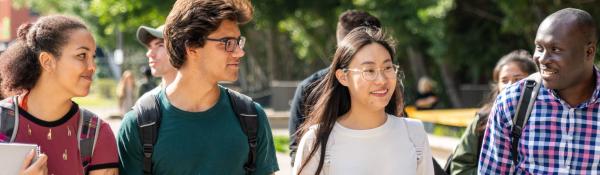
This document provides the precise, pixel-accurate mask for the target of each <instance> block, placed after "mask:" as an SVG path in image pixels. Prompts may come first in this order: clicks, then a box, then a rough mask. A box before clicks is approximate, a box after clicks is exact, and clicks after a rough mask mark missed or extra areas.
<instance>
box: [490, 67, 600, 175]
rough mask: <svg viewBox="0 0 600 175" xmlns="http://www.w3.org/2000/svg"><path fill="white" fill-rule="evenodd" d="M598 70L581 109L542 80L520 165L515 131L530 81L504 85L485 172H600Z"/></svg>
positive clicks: (492, 122) (493, 120) (492, 119)
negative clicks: (513, 152)
mask: <svg viewBox="0 0 600 175" xmlns="http://www.w3.org/2000/svg"><path fill="white" fill-rule="evenodd" d="M594 72H595V74H596V76H595V78H596V88H595V90H594V92H593V94H592V97H591V98H590V99H588V100H587V101H585V102H583V103H581V104H579V105H577V106H575V107H571V106H570V105H568V103H566V102H565V101H564V100H563V99H561V98H560V97H559V96H558V94H557V93H556V91H554V90H550V89H546V88H545V87H544V86H543V84H542V86H541V87H540V91H539V94H538V96H537V99H536V100H535V104H534V108H533V109H532V111H531V115H530V117H529V120H528V121H527V124H526V125H525V127H524V128H523V132H522V136H521V139H520V140H519V145H518V153H519V155H518V160H519V164H518V165H517V166H514V165H513V162H512V156H513V155H511V137H510V136H511V134H510V132H511V128H512V125H513V124H512V117H513V116H514V113H515V110H516V108H517V104H518V101H519V98H520V96H521V90H522V89H523V85H524V82H525V81H519V82H517V83H515V84H513V85H511V86H510V87H508V88H506V89H504V91H502V92H501V93H500V94H499V95H498V98H497V99H496V103H495V105H494V107H493V108H492V112H491V113H490V117H489V120H488V127H487V129H486V132H485V136H484V141H483V146H482V150H481V155H480V158H479V160H480V161H479V174H600V129H598V128H599V127H600V118H599V117H600V101H599V98H600V96H599V95H600V94H599V92H600V72H598V69H597V68H595V67H594ZM515 167H516V169H515Z"/></svg>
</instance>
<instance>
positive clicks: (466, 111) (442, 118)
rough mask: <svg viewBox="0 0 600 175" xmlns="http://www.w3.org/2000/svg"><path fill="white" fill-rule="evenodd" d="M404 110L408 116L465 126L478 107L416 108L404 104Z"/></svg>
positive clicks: (437, 122) (442, 123)
mask: <svg viewBox="0 0 600 175" xmlns="http://www.w3.org/2000/svg"><path fill="white" fill-rule="evenodd" d="M404 110H405V111H406V115H408V117H409V118H414V119H419V120H421V121H424V122H430V123H435V124H441V125H448V126H458V127H467V126H468V125H469V123H471V121H473V118H474V117H475V113H477V111H478V110H479V108H457V109H432V110H417V108H415V107H414V106H406V107H405V109H404Z"/></svg>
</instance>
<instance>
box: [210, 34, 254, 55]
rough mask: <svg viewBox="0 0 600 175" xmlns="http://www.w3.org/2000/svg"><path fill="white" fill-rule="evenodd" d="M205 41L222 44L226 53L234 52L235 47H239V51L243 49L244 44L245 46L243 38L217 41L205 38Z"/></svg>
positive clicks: (219, 39)
mask: <svg viewBox="0 0 600 175" xmlns="http://www.w3.org/2000/svg"><path fill="white" fill-rule="evenodd" d="M206 40H207V41H217V42H222V43H223V44H225V51H227V52H233V51H235V48H236V47H239V48H240V49H244V44H246V37H244V36H240V37H239V38H231V37H225V38H218V39H214V38H206Z"/></svg>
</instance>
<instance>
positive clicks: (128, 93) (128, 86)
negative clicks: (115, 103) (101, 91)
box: [117, 70, 135, 116]
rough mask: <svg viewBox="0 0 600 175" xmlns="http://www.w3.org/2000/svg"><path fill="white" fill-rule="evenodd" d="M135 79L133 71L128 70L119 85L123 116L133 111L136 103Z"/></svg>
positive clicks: (118, 90) (120, 108) (120, 112)
mask: <svg viewBox="0 0 600 175" xmlns="http://www.w3.org/2000/svg"><path fill="white" fill-rule="evenodd" d="M134 90H135V78H134V77H133V74H132V73H131V71H129V70H126V71H124V72H123V75H122V76H121V80H120V81H119V84H118V85H117V98H118V100H119V114H120V115H121V116H123V114H125V113H126V112H127V111H129V110H131V107H133V104H134V103H135V94H134V92H135V91H134Z"/></svg>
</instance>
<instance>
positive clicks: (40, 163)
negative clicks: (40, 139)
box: [19, 150, 48, 175]
mask: <svg viewBox="0 0 600 175" xmlns="http://www.w3.org/2000/svg"><path fill="white" fill-rule="evenodd" d="M33 156H35V155H34V153H33V150H31V151H30V152H29V154H27V157H25V161H24V162H23V165H21V172H20V173H19V174H20V175H40V174H41V175H46V174H48V156H46V154H41V155H40V156H39V158H38V159H37V160H36V161H35V162H33V164H32V163H31V161H33ZM29 165H31V166H29Z"/></svg>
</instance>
